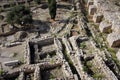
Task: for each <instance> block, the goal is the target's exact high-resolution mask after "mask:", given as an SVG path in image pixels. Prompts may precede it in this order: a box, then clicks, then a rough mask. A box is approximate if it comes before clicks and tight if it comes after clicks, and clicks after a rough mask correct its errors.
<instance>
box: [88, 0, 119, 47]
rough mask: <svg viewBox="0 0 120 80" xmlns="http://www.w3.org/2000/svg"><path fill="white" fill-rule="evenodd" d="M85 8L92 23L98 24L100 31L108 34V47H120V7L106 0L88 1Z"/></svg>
mask: <svg viewBox="0 0 120 80" xmlns="http://www.w3.org/2000/svg"><path fill="white" fill-rule="evenodd" d="M87 6H88V7H89V15H93V21H94V22H95V23H100V25H99V29H100V31H101V32H104V33H110V34H108V37H107V41H108V43H109V44H110V46H111V47H118V46H120V36H119V34H120V18H119V16H120V13H119V12H120V11H119V10H120V7H118V6H117V5H115V4H113V3H112V2H111V1H108V0H88V3H87ZM111 32H112V33H111Z"/></svg>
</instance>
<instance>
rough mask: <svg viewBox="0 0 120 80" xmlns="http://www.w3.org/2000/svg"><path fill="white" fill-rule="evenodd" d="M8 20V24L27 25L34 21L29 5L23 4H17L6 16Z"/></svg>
mask: <svg viewBox="0 0 120 80" xmlns="http://www.w3.org/2000/svg"><path fill="white" fill-rule="evenodd" d="M6 21H7V23H8V24H11V25H14V24H19V25H26V24H31V23H32V21H33V20H32V14H31V12H30V9H29V8H28V7H25V6H23V5H18V6H15V7H13V8H12V9H11V11H10V12H9V13H8V14H7V16H6Z"/></svg>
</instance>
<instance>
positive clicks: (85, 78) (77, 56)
mask: <svg viewBox="0 0 120 80" xmlns="http://www.w3.org/2000/svg"><path fill="white" fill-rule="evenodd" d="M69 40H70V43H71V45H72V47H73V49H74V50H75V54H74V55H73V56H74V57H71V60H72V61H73V63H74V66H75V67H76V70H77V72H78V73H79V75H80V78H81V79H82V80H94V79H93V78H92V77H90V76H89V75H88V74H87V73H86V72H84V71H83V64H82V62H81V57H82V56H83V52H82V50H80V49H79V48H78V46H77V42H76V40H77V38H76V36H72V37H70V38H69Z"/></svg>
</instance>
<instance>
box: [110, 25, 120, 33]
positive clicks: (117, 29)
mask: <svg viewBox="0 0 120 80" xmlns="http://www.w3.org/2000/svg"><path fill="white" fill-rule="evenodd" d="M112 31H113V32H116V33H119V34H120V24H113V26H112Z"/></svg>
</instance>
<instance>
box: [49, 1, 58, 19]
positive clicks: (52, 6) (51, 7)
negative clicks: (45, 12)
mask: <svg viewBox="0 0 120 80" xmlns="http://www.w3.org/2000/svg"><path fill="white" fill-rule="evenodd" d="M48 7H49V14H50V16H51V19H55V16H56V10H57V6H56V0H48Z"/></svg>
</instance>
